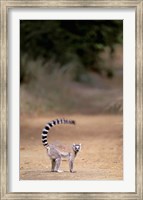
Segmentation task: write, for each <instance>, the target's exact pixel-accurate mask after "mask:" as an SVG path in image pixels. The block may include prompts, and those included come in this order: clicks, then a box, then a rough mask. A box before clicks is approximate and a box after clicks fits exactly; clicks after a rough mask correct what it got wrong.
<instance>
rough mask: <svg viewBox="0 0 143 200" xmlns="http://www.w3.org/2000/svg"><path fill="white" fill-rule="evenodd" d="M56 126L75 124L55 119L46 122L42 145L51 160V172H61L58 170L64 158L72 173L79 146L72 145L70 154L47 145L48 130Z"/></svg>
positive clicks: (72, 121)
mask: <svg viewBox="0 0 143 200" xmlns="http://www.w3.org/2000/svg"><path fill="white" fill-rule="evenodd" d="M57 124H75V121H74V120H65V119H56V120H53V121H51V122H48V123H47V124H46V125H45V127H44V129H43V131H42V143H43V145H44V146H45V147H46V149H47V152H48V155H49V157H50V159H51V163H52V168H51V171H52V172H62V171H61V170H59V168H60V164H61V160H62V157H64V158H68V160H69V168H70V172H74V171H73V163H74V159H75V157H76V155H77V153H78V152H79V151H80V149H81V144H73V145H72V150H73V151H72V152H70V153H65V152H60V151H59V150H58V149H57V148H56V147H55V146H54V145H51V144H48V141H47V135H48V133H49V130H50V129H51V128H52V127H53V126H55V125H57Z"/></svg>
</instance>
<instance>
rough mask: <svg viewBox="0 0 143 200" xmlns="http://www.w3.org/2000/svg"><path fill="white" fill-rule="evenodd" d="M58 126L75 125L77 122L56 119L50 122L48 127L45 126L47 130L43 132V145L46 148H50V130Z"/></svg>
mask: <svg viewBox="0 0 143 200" xmlns="http://www.w3.org/2000/svg"><path fill="white" fill-rule="evenodd" d="M57 124H75V121H74V120H66V119H56V120H53V121H51V122H48V123H47V124H46V125H45V128H44V129H43V130H42V143H43V145H44V146H45V147H46V146H48V140H47V135H48V133H49V130H50V129H51V128H52V127H53V126H55V125H57Z"/></svg>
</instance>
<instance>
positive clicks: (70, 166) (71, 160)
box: [69, 155, 75, 173]
mask: <svg viewBox="0 0 143 200" xmlns="http://www.w3.org/2000/svg"><path fill="white" fill-rule="evenodd" d="M73 164H74V158H73V157H72V155H70V158H69V168H70V172H71V173H75V171H73Z"/></svg>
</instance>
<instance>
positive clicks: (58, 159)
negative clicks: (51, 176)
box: [54, 157, 62, 172]
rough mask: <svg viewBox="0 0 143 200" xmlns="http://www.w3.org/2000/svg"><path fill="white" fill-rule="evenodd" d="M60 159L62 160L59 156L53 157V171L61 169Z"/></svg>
mask: <svg viewBox="0 0 143 200" xmlns="http://www.w3.org/2000/svg"><path fill="white" fill-rule="evenodd" d="M61 161H62V159H61V157H59V158H56V159H55V169H54V172H62V170H59V168H60V164H61Z"/></svg>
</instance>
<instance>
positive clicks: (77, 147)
mask: <svg viewBox="0 0 143 200" xmlns="http://www.w3.org/2000/svg"><path fill="white" fill-rule="evenodd" d="M72 148H73V151H74V152H79V151H80V149H81V144H73V146H72Z"/></svg>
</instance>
